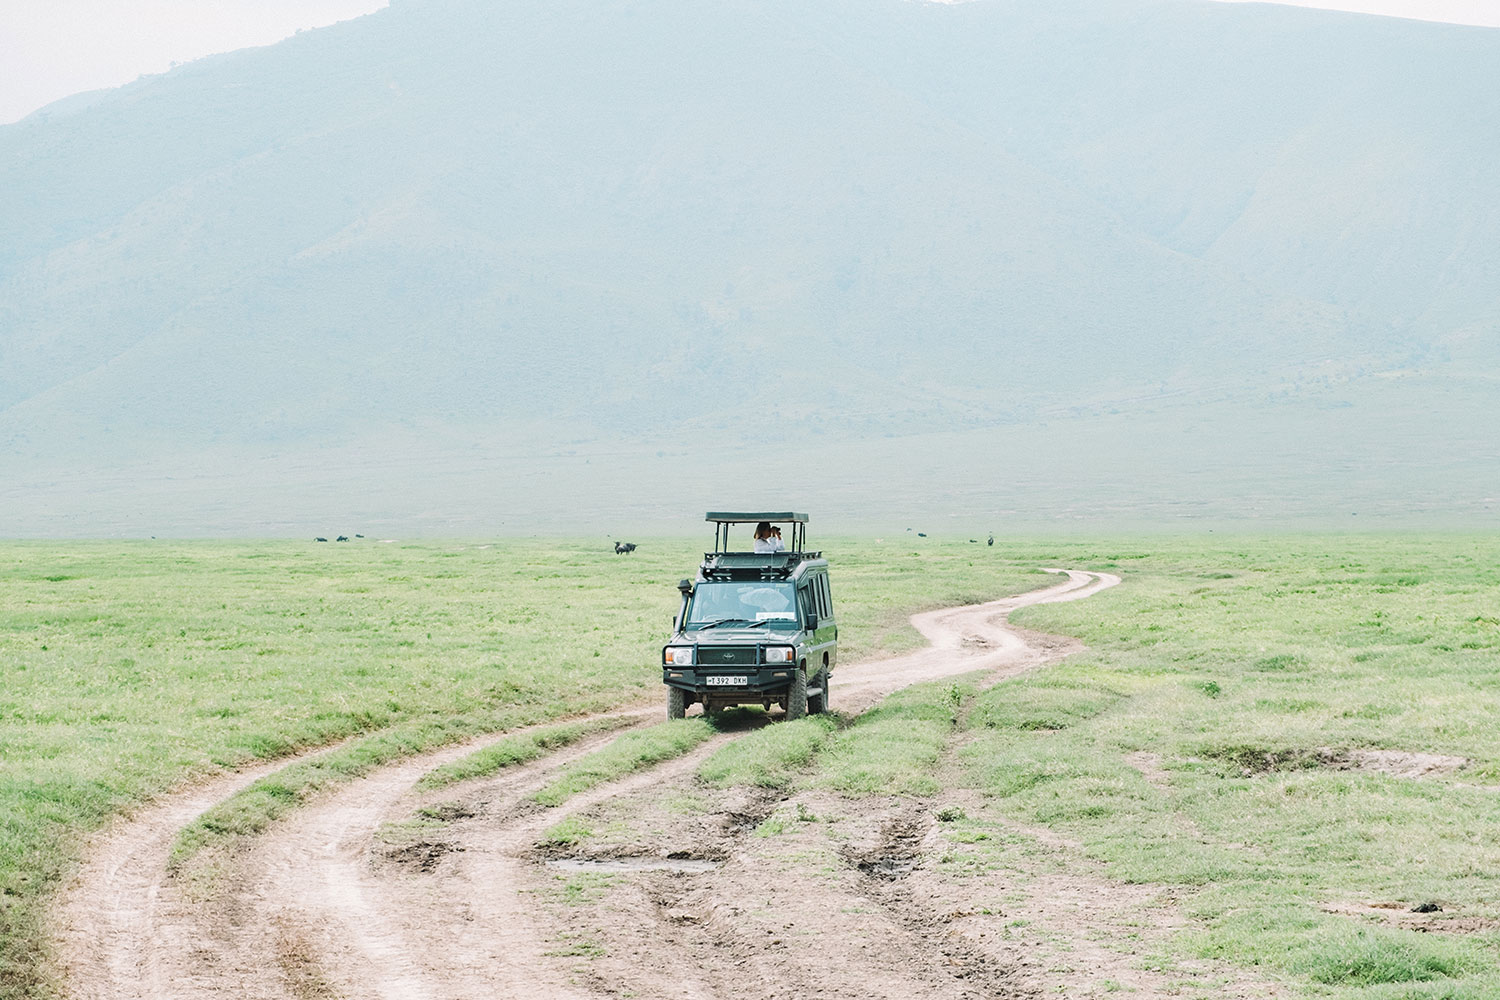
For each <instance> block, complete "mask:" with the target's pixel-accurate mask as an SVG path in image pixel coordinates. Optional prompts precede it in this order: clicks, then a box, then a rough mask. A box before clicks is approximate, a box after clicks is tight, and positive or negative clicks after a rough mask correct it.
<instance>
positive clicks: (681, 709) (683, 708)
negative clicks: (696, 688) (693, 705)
mask: <svg viewBox="0 0 1500 1000" xmlns="http://www.w3.org/2000/svg"><path fill="white" fill-rule="evenodd" d="M685 715H687V692H686V691H684V690H682V688H674V687H669V688H667V718H668V719H680V718H682V717H683V716H685Z"/></svg>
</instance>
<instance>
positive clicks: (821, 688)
mask: <svg viewBox="0 0 1500 1000" xmlns="http://www.w3.org/2000/svg"><path fill="white" fill-rule="evenodd" d="M812 686H813V687H815V688H817V689H818V693H817V694H809V695H808V696H807V714H808V715H818V714H820V713H822V712H826V711H828V668H827V667H824V668H823V669H822V670H819V671H818V675H817V676H816V677H814V678H813V679H812Z"/></svg>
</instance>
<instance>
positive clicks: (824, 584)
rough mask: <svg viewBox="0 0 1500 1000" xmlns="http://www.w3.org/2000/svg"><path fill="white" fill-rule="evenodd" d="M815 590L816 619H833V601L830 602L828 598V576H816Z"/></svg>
mask: <svg viewBox="0 0 1500 1000" xmlns="http://www.w3.org/2000/svg"><path fill="white" fill-rule="evenodd" d="M817 588H818V617H819V618H832V617H833V601H832V600H830V599H829V596H828V576H827V575H826V574H823V573H819V574H818V582H817Z"/></svg>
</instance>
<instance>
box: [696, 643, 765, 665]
mask: <svg viewBox="0 0 1500 1000" xmlns="http://www.w3.org/2000/svg"><path fill="white" fill-rule="evenodd" d="M756 653H757V650H756V647H754V646H699V647H698V666H700V667H753V666H755V664H756V662H757V660H758V657H757V655H756Z"/></svg>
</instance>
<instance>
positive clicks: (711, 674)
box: [661, 663, 797, 695]
mask: <svg viewBox="0 0 1500 1000" xmlns="http://www.w3.org/2000/svg"><path fill="white" fill-rule="evenodd" d="M796 669H797V668H796V666H795V665H794V664H790V663H777V664H772V665H766V664H761V665H760V666H753V667H752V666H744V667H664V668H662V672H661V680H662V683H663V684H667V685H670V686H671V687H676V688H682V689H683V690H684V691H691V692H692V693H694V694H703V695H711V694H724V695H731V694H780V693H781V692H783V691H785V690H786V689H787V688H789V687H791V685H792V671H793V670H796ZM718 678H724V681H718V680H717V679H718ZM739 678H744V682H743V683H739V684H735V683H725V681H729V680H732V679H734V680H737V679H739Z"/></svg>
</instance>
